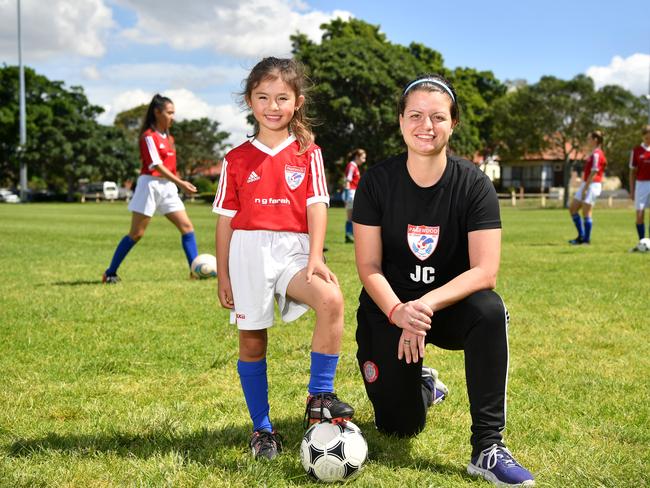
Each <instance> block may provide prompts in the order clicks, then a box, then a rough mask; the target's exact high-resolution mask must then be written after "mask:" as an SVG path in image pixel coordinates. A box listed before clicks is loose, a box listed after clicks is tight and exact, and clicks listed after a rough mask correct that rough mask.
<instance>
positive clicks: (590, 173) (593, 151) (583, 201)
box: [569, 130, 607, 245]
mask: <svg viewBox="0 0 650 488" xmlns="http://www.w3.org/2000/svg"><path fill="white" fill-rule="evenodd" d="M602 145H603V134H602V132H600V131H599V130H595V131H593V132H591V133H590V134H589V136H588V137H587V148H588V149H589V151H590V154H589V156H588V157H587V159H585V166H584V170H583V172H582V183H581V184H580V188H578V191H577V192H576V194H575V195H574V197H573V200H572V201H571V205H570V206H569V214H571V220H573V223H574V224H575V226H576V229H578V236H577V237H576V238H575V239H571V240H570V241H569V244H574V245H576V244H590V243H591V229H592V228H593V225H594V224H593V217H592V214H593V208H594V205H595V204H596V200H597V199H598V197H599V196H600V193H601V192H602V190H603V186H602V181H603V175H604V174H605V167H606V166H607V158H606V157H605V153H604V152H603V150H602V148H601V146H602ZM580 210H582V220H581V219H580V213H579V212H580Z"/></svg>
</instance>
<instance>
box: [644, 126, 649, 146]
mask: <svg viewBox="0 0 650 488" xmlns="http://www.w3.org/2000/svg"><path fill="white" fill-rule="evenodd" d="M643 143H644V144H645V145H646V146H650V130H647V131H645V132H644V133H643Z"/></svg>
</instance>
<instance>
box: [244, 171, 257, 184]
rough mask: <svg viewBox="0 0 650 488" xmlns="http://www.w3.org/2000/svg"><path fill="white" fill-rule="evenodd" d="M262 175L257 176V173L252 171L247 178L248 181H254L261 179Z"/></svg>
mask: <svg viewBox="0 0 650 488" xmlns="http://www.w3.org/2000/svg"><path fill="white" fill-rule="evenodd" d="M259 179H260V177H259V176H257V173H256V172H255V171H252V172H251V174H249V175H248V179H247V180H246V183H252V182H253V181H257V180H259Z"/></svg>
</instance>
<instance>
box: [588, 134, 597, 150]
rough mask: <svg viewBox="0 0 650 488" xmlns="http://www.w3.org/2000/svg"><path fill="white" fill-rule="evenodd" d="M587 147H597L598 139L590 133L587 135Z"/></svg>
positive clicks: (591, 148) (590, 148)
mask: <svg viewBox="0 0 650 488" xmlns="http://www.w3.org/2000/svg"><path fill="white" fill-rule="evenodd" d="M587 147H588V148H589V150H594V149H596V148H597V147H598V140H597V139H594V138H593V137H591V136H590V135H589V136H587Z"/></svg>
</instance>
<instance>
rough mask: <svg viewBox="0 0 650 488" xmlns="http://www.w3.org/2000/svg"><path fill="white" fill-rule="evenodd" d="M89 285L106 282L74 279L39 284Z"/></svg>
mask: <svg viewBox="0 0 650 488" xmlns="http://www.w3.org/2000/svg"><path fill="white" fill-rule="evenodd" d="M87 285H101V286H104V283H102V282H101V280H74V281H55V282H54V283H49V284H42V285H38V286H87Z"/></svg>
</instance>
